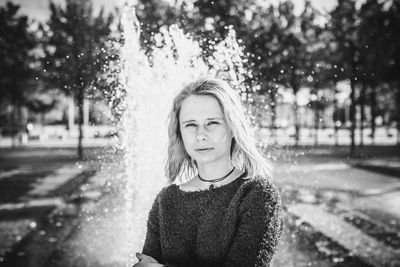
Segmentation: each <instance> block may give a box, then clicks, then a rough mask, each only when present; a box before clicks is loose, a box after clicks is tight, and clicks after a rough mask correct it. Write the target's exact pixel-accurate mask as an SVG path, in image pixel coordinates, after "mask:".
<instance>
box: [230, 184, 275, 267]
mask: <svg viewBox="0 0 400 267" xmlns="http://www.w3.org/2000/svg"><path fill="white" fill-rule="evenodd" d="M239 216H240V218H239V223H238V226H237V230H236V234H235V236H234V238H233V240H232V243H231V246H230V249H229V251H228V254H227V256H226V258H225V262H224V265H223V266H231V267H232V266H246V267H249V266H252V267H253V266H257V267H258V266H260V267H261V266H263V267H265V266H270V262H271V260H272V256H273V254H274V253H275V250H276V247H277V245H278V241H279V238H280V236H281V233H282V226H283V216H282V204H281V199H280V195H279V191H278V189H277V188H276V187H275V185H273V184H272V183H271V182H265V183H261V184H256V185H255V187H254V188H252V189H251V190H250V191H249V192H248V193H247V194H246V195H245V196H244V198H243V201H242V202H241V204H240V206H239Z"/></svg>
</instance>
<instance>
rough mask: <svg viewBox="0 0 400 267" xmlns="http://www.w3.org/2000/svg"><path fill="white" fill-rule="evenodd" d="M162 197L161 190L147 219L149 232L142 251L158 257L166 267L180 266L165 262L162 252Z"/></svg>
mask: <svg viewBox="0 0 400 267" xmlns="http://www.w3.org/2000/svg"><path fill="white" fill-rule="evenodd" d="M160 199H161V192H160V193H159V194H158V195H157V197H156V199H155V200H154V202H153V205H152V207H151V209H150V212H149V217H148V220H147V232H146V239H145V242H144V246H143V249H142V253H143V254H146V255H149V256H151V257H153V258H154V259H156V260H157V261H158V262H159V263H161V264H164V266H165V267H178V266H176V265H172V264H170V263H166V262H164V260H163V259H162V253H161V241H160V230H159V228H160Z"/></svg>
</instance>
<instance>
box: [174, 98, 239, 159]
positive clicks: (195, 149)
mask: <svg viewBox="0 0 400 267" xmlns="http://www.w3.org/2000/svg"><path fill="white" fill-rule="evenodd" d="M179 123H180V125H179V127H180V131H181V134H182V139H183V143H184V145H185V148H186V151H187V153H188V154H189V155H190V157H191V158H192V159H194V160H196V162H197V164H198V165H201V164H218V163H224V161H229V160H230V148H231V142H232V132H231V130H230V129H229V126H228V125H227V123H226V121H225V119H224V115H223V113H222V110H221V107H220V105H219V103H218V101H217V100H216V99H215V98H214V97H212V96H190V97H188V98H186V99H185V100H184V101H183V102H182V106H181V110H180V113H179Z"/></svg>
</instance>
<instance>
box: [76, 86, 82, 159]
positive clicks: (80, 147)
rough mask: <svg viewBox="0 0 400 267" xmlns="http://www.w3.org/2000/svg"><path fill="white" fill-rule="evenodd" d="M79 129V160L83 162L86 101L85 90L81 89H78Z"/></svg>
mask: <svg viewBox="0 0 400 267" xmlns="http://www.w3.org/2000/svg"><path fill="white" fill-rule="evenodd" d="M77 97H78V99H77V101H78V110H79V111H78V128H79V137H78V158H79V160H83V145H82V141H83V137H84V136H83V134H84V133H83V116H84V115H83V113H84V112H83V101H84V88H83V87H80V88H79V89H78V96H77Z"/></svg>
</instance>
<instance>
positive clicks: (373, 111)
mask: <svg viewBox="0 0 400 267" xmlns="http://www.w3.org/2000/svg"><path fill="white" fill-rule="evenodd" d="M370 100H371V142H372V144H375V130H376V125H375V118H376V87H375V86H374V85H372V87H371V95H370Z"/></svg>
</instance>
